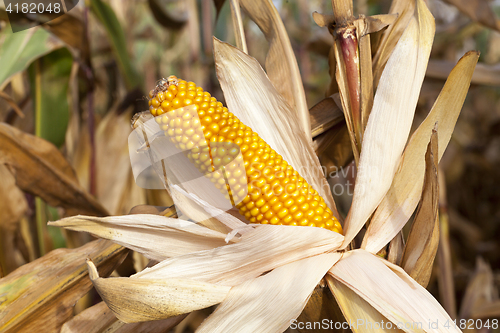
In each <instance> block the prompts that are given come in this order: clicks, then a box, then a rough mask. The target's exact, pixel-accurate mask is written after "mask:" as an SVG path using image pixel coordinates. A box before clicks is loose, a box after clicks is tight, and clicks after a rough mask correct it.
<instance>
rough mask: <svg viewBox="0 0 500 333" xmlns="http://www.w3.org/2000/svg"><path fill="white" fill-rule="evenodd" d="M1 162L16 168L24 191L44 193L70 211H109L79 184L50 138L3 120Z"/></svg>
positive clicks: (51, 200)
mask: <svg viewBox="0 0 500 333" xmlns="http://www.w3.org/2000/svg"><path fill="white" fill-rule="evenodd" d="M0 164H7V165H8V166H9V167H10V168H11V170H13V173H14V176H15V178H16V184H17V186H19V187H20V188H21V189H22V190H23V191H26V192H29V193H31V194H33V195H36V196H39V197H41V198H42V199H43V200H45V201H46V202H47V203H48V204H50V205H52V206H55V207H63V208H64V209H66V213H67V214H68V215H76V214H89V215H98V216H105V215H108V213H107V211H106V209H104V208H103V207H102V206H101V205H100V204H99V203H98V202H97V201H96V200H95V199H94V198H93V197H92V196H91V195H90V194H89V193H88V192H86V191H85V190H84V189H83V188H82V187H81V186H80V185H79V184H78V180H77V178H76V175H75V172H74V171H73V169H72V168H71V166H70V165H69V163H68V161H66V159H65V158H64V156H63V155H62V154H61V152H59V150H58V149H57V148H56V147H55V146H54V145H53V144H51V143H50V142H48V141H45V140H44V139H41V138H38V137H36V136H34V135H31V134H28V133H24V132H22V131H20V130H18V129H17V128H15V127H12V126H10V125H7V124H4V123H2V124H0Z"/></svg>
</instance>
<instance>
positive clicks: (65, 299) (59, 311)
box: [0, 240, 128, 333]
mask: <svg viewBox="0 0 500 333" xmlns="http://www.w3.org/2000/svg"><path fill="white" fill-rule="evenodd" d="M127 252H128V251H127V250H126V249H125V248H123V247H121V246H119V245H116V244H113V243H111V242H109V241H104V240H97V241H93V242H91V243H88V244H86V245H84V246H82V247H80V248H77V249H71V250H70V249H58V250H55V251H52V252H50V253H48V254H47V255H45V256H44V257H42V258H40V259H37V260H35V261H33V262H31V263H29V264H26V265H24V266H22V267H20V268H18V269H17V270H15V271H14V272H12V273H11V274H9V275H8V276H6V277H5V278H3V279H1V280H0V295H2V303H0V331H2V332H16V333H19V332H37V331H39V330H40V328H41V327H43V329H44V330H45V331H47V332H56V331H58V330H59V329H60V327H61V326H62V325H63V324H64V323H65V322H66V321H67V320H68V319H69V318H70V317H71V316H72V314H73V306H74V304H75V303H76V301H77V300H78V299H80V298H81V297H82V296H83V295H85V294H86V293H87V292H88V291H89V290H90V288H91V286H92V284H91V282H90V279H88V270H87V267H86V265H85V259H86V258H88V257H90V258H93V259H94V260H95V262H96V264H97V265H98V266H99V268H100V269H101V272H102V274H103V275H109V274H110V273H111V272H112V271H113V270H114V269H115V268H116V267H117V266H118V265H119V264H120V263H121V261H122V260H123V259H124V258H125V256H126V254H127Z"/></svg>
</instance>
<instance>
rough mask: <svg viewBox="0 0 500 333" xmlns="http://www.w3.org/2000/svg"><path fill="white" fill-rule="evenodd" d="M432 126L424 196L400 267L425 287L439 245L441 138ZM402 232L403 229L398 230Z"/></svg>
mask: <svg viewBox="0 0 500 333" xmlns="http://www.w3.org/2000/svg"><path fill="white" fill-rule="evenodd" d="M437 136H438V135H437V131H436V130H433V131H432V135H431V141H430V142H429V145H428V147H427V152H426V154H425V164H426V166H425V180H424V188H423V191H422V198H421V199H420V205H419V207H418V210H417V213H416V215H415V219H414V221H413V224H412V226H411V229H410V233H409V235H408V241H407V242H406V246H405V249H404V253H403V258H402V260H401V265H400V266H401V267H403V268H404V270H405V271H406V272H407V273H408V274H409V275H410V276H411V277H412V278H413V279H414V280H415V281H417V282H418V283H420V284H421V285H422V286H423V287H424V288H425V287H427V284H428V283H429V279H430V277H431V273H432V264H433V263H434V258H435V257H436V253H437V250H438V245H439V215H438V209H439V189H438V166H437V163H438V146H437V145H438V138H437ZM399 234H400V233H399Z"/></svg>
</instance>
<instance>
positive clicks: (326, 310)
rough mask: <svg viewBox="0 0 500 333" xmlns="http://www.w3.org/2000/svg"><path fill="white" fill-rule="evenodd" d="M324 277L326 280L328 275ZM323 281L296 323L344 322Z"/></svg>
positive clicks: (319, 331)
mask: <svg viewBox="0 0 500 333" xmlns="http://www.w3.org/2000/svg"><path fill="white" fill-rule="evenodd" d="M325 277H326V278H328V275H326V276H325ZM323 281H324V280H323ZM323 281H322V282H320V283H319V284H318V285H317V286H316V288H314V291H313V292H312V294H311V297H310V298H309V301H308V302H307V305H306V307H305V308H304V310H303V311H302V313H301V314H300V316H299V317H298V318H297V322H298V323H304V324H306V323H313V322H321V321H322V320H328V321H333V322H334V323H335V322H343V321H344V317H343V315H342V312H341V311H340V308H339V306H338V304H337V302H336V301H335V298H334V297H333V295H332V293H331V291H330V289H329V288H328V287H327V286H326V283H324V282H323ZM301 332H307V333H316V332H317V333H324V332H325V330H324V329H323V328H313V329H307V330H301ZM338 332H342V330H338ZM345 332H347V330H345Z"/></svg>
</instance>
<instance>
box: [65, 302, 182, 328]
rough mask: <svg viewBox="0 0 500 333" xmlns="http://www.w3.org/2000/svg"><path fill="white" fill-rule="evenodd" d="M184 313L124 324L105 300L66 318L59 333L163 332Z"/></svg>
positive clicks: (177, 322) (180, 318) (179, 319)
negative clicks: (161, 318)
mask: <svg viewBox="0 0 500 333" xmlns="http://www.w3.org/2000/svg"><path fill="white" fill-rule="evenodd" d="M185 317H186V315H180V316H175V317H170V318H168V319H164V320H155V321H148V322H141V323H129V324H126V323H124V322H122V321H121V320H119V319H118V318H116V316H115V315H114V314H113V312H112V311H111V310H110V309H109V308H108V306H107V305H106V303H105V302H100V303H98V304H96V305H94V306H91V307H90V308H87V309H85V310H84V311H82V312H80V313H79V314H78V315H76V316H75V317H73V318H72V319H71V320H68V321H67V322H66V323H65V324H64V325H63V326H62V328H61V333H82V332H85V333H102V332H106V333H164V332H168V331H169V330H170V329H172V328H173V327H175V326H176V325H177V324H179V322H181V321H182V320H183V319H184V318H185Z"/></svg>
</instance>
